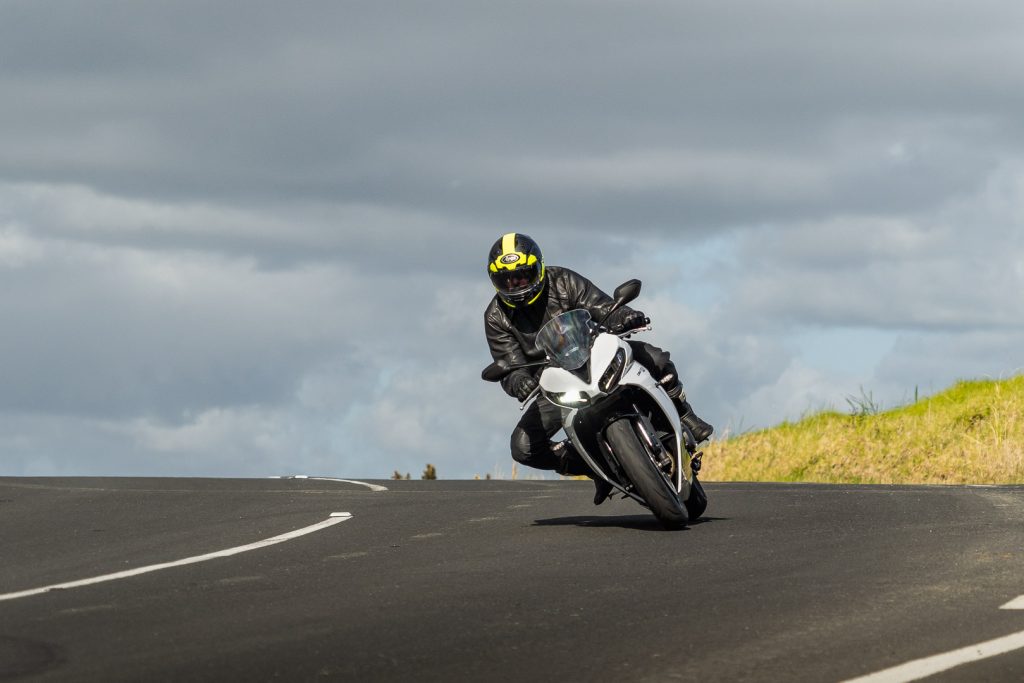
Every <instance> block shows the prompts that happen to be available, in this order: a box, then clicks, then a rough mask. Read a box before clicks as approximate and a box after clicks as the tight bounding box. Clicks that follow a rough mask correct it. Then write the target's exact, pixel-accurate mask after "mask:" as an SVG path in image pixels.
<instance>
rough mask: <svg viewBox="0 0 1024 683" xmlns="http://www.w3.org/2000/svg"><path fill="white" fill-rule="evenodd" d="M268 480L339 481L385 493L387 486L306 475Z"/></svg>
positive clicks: (293, 475) (292, 475)
mask: <svg viewBox="0 0 1024 683" xmlns="http://www.w3.org/2000/svg"><path fill="white" fill-rule="evenodd" d="M270 479H314V480H316V481H340V482H342V483H343V484H358V485H359V486H365V487H366V488H368V489H370V490H371V491H387V490H388V487H387V486H378V485H377V484H367V483H366V482H365V481H356V480H355V479H335V478H334V477H311V476H309V475H308V474H290V475H288V476H287V477H270Z"/></svg>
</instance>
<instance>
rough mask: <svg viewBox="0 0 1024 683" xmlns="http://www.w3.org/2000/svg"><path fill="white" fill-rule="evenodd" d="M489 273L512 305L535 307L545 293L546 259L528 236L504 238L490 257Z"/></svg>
mask: <svg viewBox="0 0 1024 683" xmlns="http://www.w3.org/2000/svg"><path fill="white" fill-rule="evenodd" d="M487 273H488V275H490V276H491V284H493V285H494V288H495V289H496V290H498V296H499V297H501V300H502V301H504V302H505V303H506V304H508V305H509V306H518V305H520V304H532V303H533V302H534V301H536V300H537V299H538V297H540V294H541V292H543V291H544V257H543V256H542V255H541V253H540V247H538V246H537V243H536V242H534V241H533V240H532V239H530V237H529V236H528V235H523V234H520V233H518V232H510V233H508V234H507V235H502V237H501V238H500V239H499V240H498V241H497V242H495V243H494V246H493V247H491V253H490V255H489V256H488V257H487Z"/></svg>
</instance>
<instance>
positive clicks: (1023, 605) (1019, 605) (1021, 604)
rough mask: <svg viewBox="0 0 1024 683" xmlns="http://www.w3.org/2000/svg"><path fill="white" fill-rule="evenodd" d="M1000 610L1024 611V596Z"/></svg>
mask: <svg viewBox="0 0 1024 683" xmlns="http://www.w3.org/2000/svg"><path fill="white" fill-rule="evenodd" d="M999 609H1024V595H1022V596H1020V597H1019V598H1014V599H1013V600H1010V602H1008V603H1006V604H1005V605H1003V606H1002V607H1000V608H999Z"/></svg>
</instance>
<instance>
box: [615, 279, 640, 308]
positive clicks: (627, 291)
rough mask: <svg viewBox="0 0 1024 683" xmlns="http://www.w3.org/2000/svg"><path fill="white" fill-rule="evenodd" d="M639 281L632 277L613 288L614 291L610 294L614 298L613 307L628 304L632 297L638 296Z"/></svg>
mask: <svg viewBox="0 0 1024 683" xmlns="http://www.w3.org/2000/svg"><path fill="white" fill-rule="evenodd" d="M640 286H641V282H640V281H639V280H636V279H633V280H629V281H627V282H623V283H622V284H621V285H619V286H618V287H616V288H615V293H614V294H612V298H614V299H615V309H616V310H618V309H620V308H622V307H623V306H625V305H626V304H628V303H629V302H630V301H632V300H633V299H635V298H637V297H638V296H640Z"/></svg>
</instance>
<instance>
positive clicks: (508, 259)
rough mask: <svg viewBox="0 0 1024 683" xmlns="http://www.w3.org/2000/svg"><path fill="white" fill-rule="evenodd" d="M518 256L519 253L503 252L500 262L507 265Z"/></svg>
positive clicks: (517, 258)
mask: <svg viewBox="0 0 1024 683" xmlns="http://www.w3.org/2000/svg"><path fill="white" fill-rule="evenodd" d="M519 258H520V256H519V254H505V255H504V256H502V257H501V262H502V263H504V264H505V265H506V266H507V265H508V264H510V263H515V262H516V261H518V260H519Z"/></svg>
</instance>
